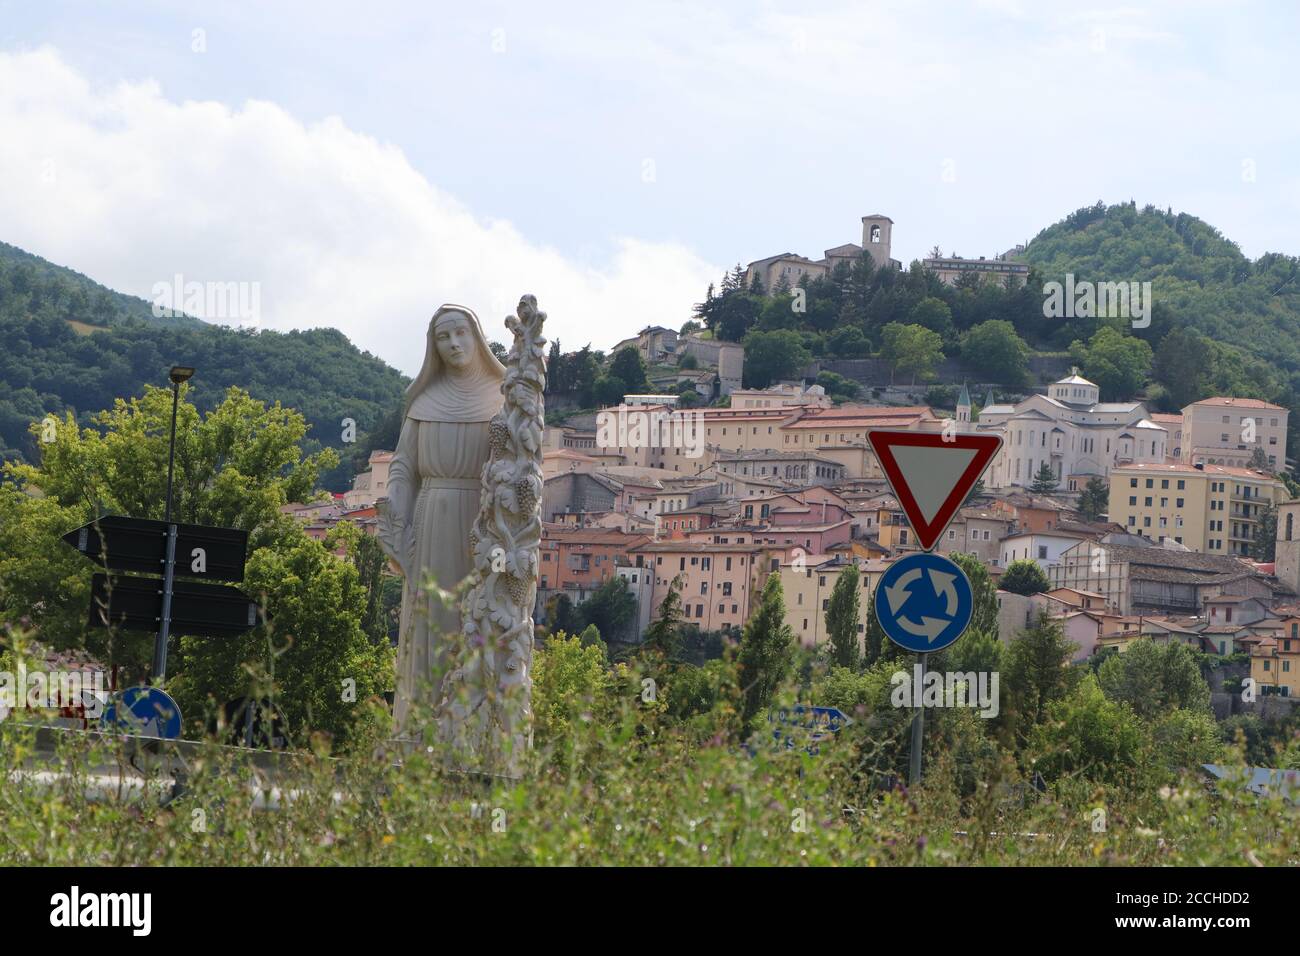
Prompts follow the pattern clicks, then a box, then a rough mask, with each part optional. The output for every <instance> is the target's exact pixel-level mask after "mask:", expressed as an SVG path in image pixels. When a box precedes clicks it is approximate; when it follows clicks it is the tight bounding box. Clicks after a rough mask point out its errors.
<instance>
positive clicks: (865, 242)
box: [745, 213, 903, 295]
mask: <svg viewBox="0 0 1300 956" xmlns="http://www.w3.org/2000/svg"><path fill="white" fill-rule="evenodd" d="M893 232H894V220H892V219H890V218H889V217H888V216H884V215H881V214H880V213H875V214H873V215H870V216H863V217H862V245H861V246H859V245H857V244H856V243H852V242H849V243H845V244H844V245H841V246H835V247H834V248H832V249H827V250H825V253H824V255H823V258H821V259H819V260H813V259H809V258H807V257H805V256H801V255H798V254H797V253H794V252H783V253H781V254H780V255H776V256H768V257H767V258H766V259H756V260H755V261H753V262H751V263H750V264H749V267H748V268H747V269H746V270H745V286H746V288H749V287H751V286H752V285H753V283H754V277H755V276H757V277H758V279H759V281H760V282H761V283H762V284H763V291H764V292H766V293H767V294H768V295H772V294H773V293H774V292H775V291H776V290H777V289H778V288H780V287H781V285H782V284H783V283H784V284H785V285H787V286H788V287H789V288H791V289H793V288H795V287H796V286H798V285H799V280H800V279H802V278H804V277H805V276H806V277H807V278H808V279H809V280H811V279H815V278H817V277H818V276H824V275H827V274H829V273H830V272H831V270H833V269H834V268H835V267H836V266H837V265H839V264H841V263H848V264H849V265H852V264H853V263H855V262H857V261H858V259H859V258H861V256H862V254H863V253H866V254H867V255H868V256H870V258H871V261H872V263H873V264H874V265H875V267H876V268H877V269H901V268H902V267H903V264H902V263H901V262H899V261H898V260H897V259H895V258H893V256H892V252H891V250H892V246H893V241H894V236H893Z"/></svg>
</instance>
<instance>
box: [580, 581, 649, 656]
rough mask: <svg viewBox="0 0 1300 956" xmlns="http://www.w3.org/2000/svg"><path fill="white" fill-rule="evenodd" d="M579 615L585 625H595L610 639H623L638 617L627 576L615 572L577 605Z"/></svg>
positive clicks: (606, 638)
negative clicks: (620, 575)
mask: <svg viewBox="0 0 1300 956" xmlns="http://www.w3.org/2000/svg"><path fill="white" fill-rule="evenodd" d="M577 617H578V620H579V621H580V622H581V624H582V625H583V627H591V626H592V625H595V627H596V628H597V630H599V631H600V633H601V634H602V635H603V636H604V638H605V640H607V641H622V640H625V639H626V637H627V632H628V629H629V628H630V627H631V625H632V622H633V621H634V620H636V598H635V597H633V596H632V592H631V591H629V590H628V587H627V581H626V579H624V578H622V577H619V576H618V575H615V576H614V577H612V578H609V579H608V580H607V581H605V582H604V583H603V584H601V586H600V587H598V588H596V590H595V591H593V592H592V593H591V597H589V598H587V600H585V601H583V602H582V603H581V604H579V605H578V609H577Z"/></svg>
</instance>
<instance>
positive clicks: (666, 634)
mask: <svg viewBox="0 0 1300 956" xmlns="http://www.w3.org/2000/svg"><path fill="white" fill-rule="evenodd" d="M681 629H682V578H681V576H680V575H679V576H677V577H675V578H673V579H672V581H670V582H669V584H668V593H667V594H665V595H664V599H663V600H662V601H660V602H659V613H658V614H656V615H655V619H654V620H653V621H651V622H650V624H649V626H648V627H646V629H645V637H644V638H643V640H642V645H643V646H644V647H645V648H646V649H647V650H650V651H652V652H654V653H658V654H662V655H663V656H664V657H666V658H669V659H672V658H675V657H676V656H677V655H678V653H679V652H680V650H681Z"/></svg>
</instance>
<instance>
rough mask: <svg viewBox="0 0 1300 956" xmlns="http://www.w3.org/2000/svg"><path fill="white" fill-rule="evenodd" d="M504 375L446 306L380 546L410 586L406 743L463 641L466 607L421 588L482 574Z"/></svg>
mask: <svg viewBox="0 0 1300 956" xmlns="http://www.w3.org/2000/svg"><path fill="white" fill-rule="evenodd" d="M505 375H506V370H505V368H504V367H503V366H502V365H501V363H500V362H498V361H497V359H496V356H494V355H493V354H492V350H491V349H490V348H488V343H487V340H486V339H485V338H484V337H483V330H482V328H481V327H480V326H479V321H478V317H477V316H475V315H474V313H473V312H472V311H470V310H469V309H467V308H465V307H464V306H460V305H444V306H443V307H442V308H440V309H439V310H438V311H437V312H436V313H434V316H433V319H432V320H430V322H429V334H428V342H427V345H426V348H425V353H424V366H423V367H422V368H421V369H420V374H419V375H417V376H416V377H415V381H414V382H412V383H411V386H410V388H408V389H407V390H406V417H405V419H404V420H403V422H402V432H401V437H400V439H399V440H398V443H397V451H396V454H395V455H394V456H393V461H392V465H391V466H390V468H389V473H388V474H389V478H388V504H387V508H386V509H384V510H383V511H382V513H381V518H380V533H379V537H380V541H381V542H382V543H383V545H384V549H385V550H386V551H387V552H388V553H389V555H390V556H391V557H392V558H393V559H394V560H396V561H397V563H398V564H399V565H401V568H402V571H403V573H404V575H405V577H406V586H405V588H404V590H403V595H402V621H401V636H400V638H399V640H398V647H397V689H396V694H395V700H394V718H395V723H396V725H397V730H398V733H402V732H403V731H404V730H405V729H406V722H407V718H408V715H409V714H410V712H411V709H412V707H413V705H417V704H419V705H422V706H423V707H424V708H425V710H426V711H432V710H433V708H434V707H436V705H437V703H438V700H439V693H440V683H441V680H442V678H443V677H444V676H445V672H446V665H447V659H446V658H447V652H448V649H449V648H450V647H452V646H454V644H455V642H456V641H457V640H458V639H459V634H460V630H461V612H460V608H459V606H458V605H457V602H456V601H455V600H450V599H449V600H446V602H445V603H444V601H443V600H442V599H440V598H439V596H438V595H437V593H436V591H435V592H430V591H426V590H424V589H422V588H421V587H420V584H421V582H422V581H423V580H425V579H426V577H427V576H429V575H432V576H433V578H434V581H435V582H436V584H437V585H438V587H439V588H446V589H448V590H450V589H452V588H455V587H456V586H457V585H458V584H459V583H460V582H461V581H462V579H464V578H465V577H466V576H467V575H469V574H470V572H471V571H472V570H473V559H472V555H471V553H470V547H471V545H470V537H471V536H470V531H471V529H472V528H473V526H474V519H475V517H476V515H477V514H478V510H479V501H480V496H481V490H482V483H481V477H482V473H483V465H484V463H485V462H486V461H487V460H488V457H489V444H488V426H489V422H490V421H491V419H492V416H494V415H496V414H497V412H498V411H500V410H501V406H502V401H503V398H502V393H501V383H502V381H503V380H504V378H505Z"/></svg>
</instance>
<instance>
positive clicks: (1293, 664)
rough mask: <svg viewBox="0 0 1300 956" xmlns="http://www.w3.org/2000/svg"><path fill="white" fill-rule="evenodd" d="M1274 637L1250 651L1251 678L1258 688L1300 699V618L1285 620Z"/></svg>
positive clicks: (1266, 639) (1256, 644) (1259, 642)
mask: <svg viewBox="0 0 1300 956" xmlns="http://www.w3.org/2000/svg"><path fill="white" fill-rule="evenodd" d="M1280 623H1281V625H1282V629H1281V631H1280V632H1279V633H1278V635H1277V636H1275V637H1267V638H1264V639H1263V640H1260V641H1257V642H1255V643H1254V644H1253V645H1252V646H1251V649H1250V676H1251V677H1253V678H1254V679H1255V685H1256V686H1257V687H1272V688H1277V691H1276V692H1277V693H1279V694H1283V695H1285V696H1287V697H1300V617H1294V616H1292V617H1285V618H1283V619H1282V620H1281V622H1280Z"/></svg>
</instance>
